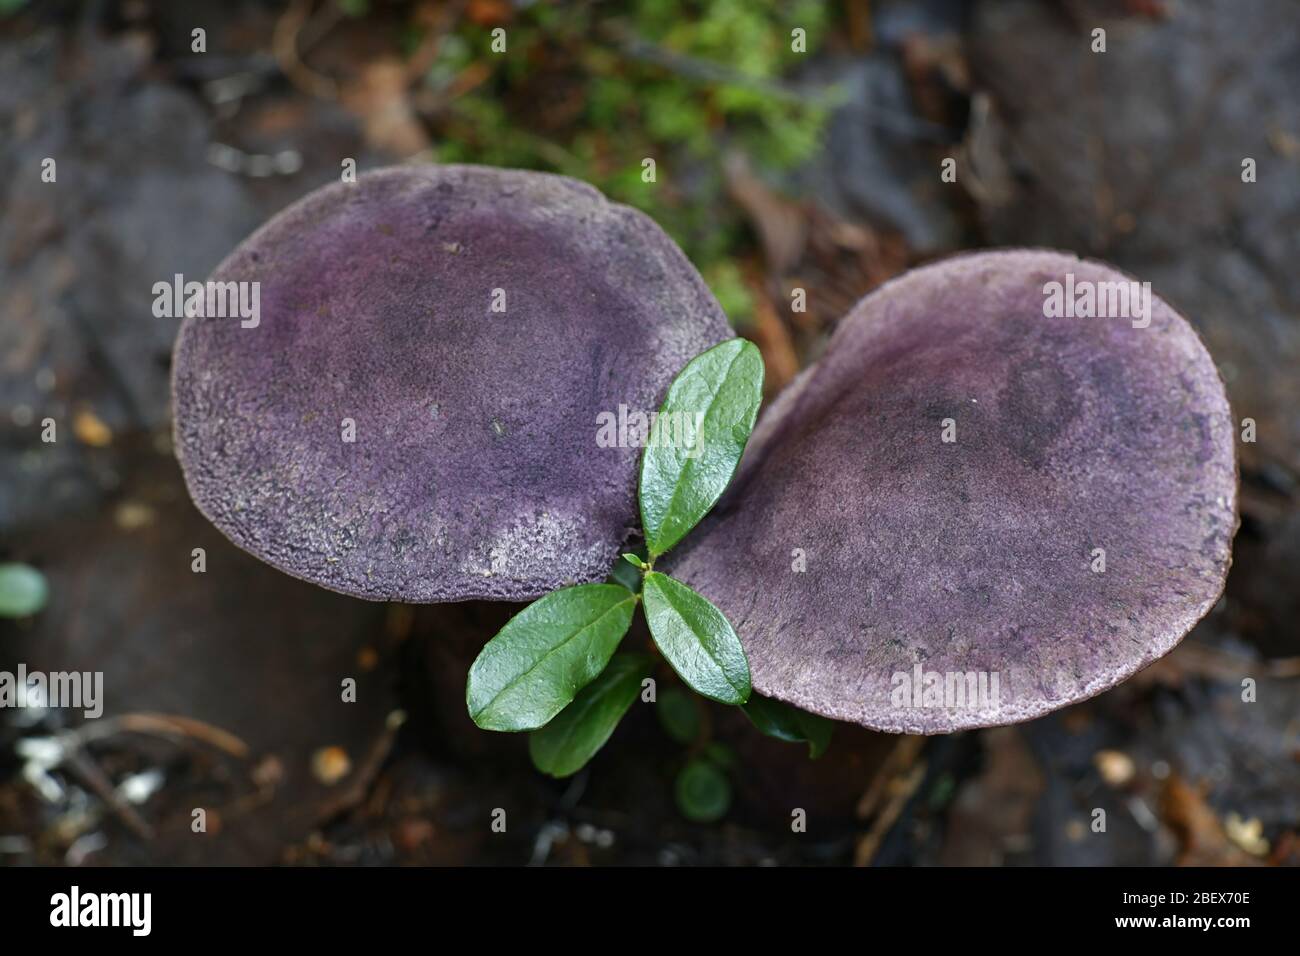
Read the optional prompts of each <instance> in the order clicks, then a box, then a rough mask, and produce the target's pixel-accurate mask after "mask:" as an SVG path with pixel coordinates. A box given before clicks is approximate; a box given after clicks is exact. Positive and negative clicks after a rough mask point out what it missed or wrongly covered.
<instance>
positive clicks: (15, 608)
mask: <svg viewBox="0 0 1300 956" xmlns="http://www.w3.org/2000/svg"><path fill="white" fill-rule="evenodd" d="M48 597H49V588H48V587H47V585H46V584H45V575H43V574H41V572H40V571H37V570H36V569H35V568H33V567H32V566H31V565H28V564H0V617H28V616H29V615H32V614H35V613H36V612H37V611H39V610H40V609H41V608H43V607H45V601H46V599H47V598H48Z"/></svg>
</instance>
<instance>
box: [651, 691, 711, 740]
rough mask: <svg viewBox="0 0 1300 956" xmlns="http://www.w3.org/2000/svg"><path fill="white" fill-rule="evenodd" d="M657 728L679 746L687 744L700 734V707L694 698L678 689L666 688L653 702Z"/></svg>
mask: <svg viewBox="0 0 1300 956" xmlns="http://www.w3.org/2000/svg"><path fill="white" fill-rule="evenodd" d="M655 716H656V717H658V718H659V726H661V727H662V728H663V729H664V733H666V734H667V735H668V736H669V737H671V738H673V740H675V741H677V742H678V743H679V744H689V743H691V742H693V741H694V740H695V738H696V737H698V736H699V734H700V707H699V704H698V703H697V702H696V698H695V697H692V696H691V695H690V694H688V693H686V691H684V690H682V689H681V688H680V687H666V688H664V689H663V691H662V692H660V694H659V699H658V700H656V701H655Z"/></svg>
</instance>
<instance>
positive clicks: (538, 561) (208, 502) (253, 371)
mask: <svg viewBox="0 0 1300 956" xmlns="http://www.w3.org/2000/svg"><path fill="white" fill-rule="evenodd" d="M211 279H212V281H214V282H218V283H257V287H256V288H257V298H256V300H255V301H257V303H258V307H259V312H260V314H259V316H258V319H257V322H256V324H255V325H253V324H252V322H249V321H242V322H241V320H240V318H239V317H238V316H236V317H222V316H219V315H214V314H210V313H212V312H215V311H218V310H217V309H215V308H207V309H204V310H203V311H204V313H205V314H204V315H202V316H189V317H187V318H186V319H185V321H184V323H183V325H182V328H181V331H180V335H179V337H178V339H177V342H176V350H175V357H174V363H173V381H172V390H173V400H174V405H175V439H176V449H177V454H178V457H179V458H180V461H181V464H182V466H183V468H184V472H185V479H186V482H187V484H188V486H189V491H190V494H191V496H192V497H193V499H194V501H195V503H196V504H197V505H198V507H199V508H200V509H201V510H202V511H203V513H204V514H205V515H206V516H207V517H208V518H209V519H210V520H211V521H212V522H213V523H214V524H216V525H217V527H219V528H220V529H221V530H222V531H224V532H225V533H226V534H227V535H228V536H229V537H230V538H231V539H232V540H233V541H234V542H235V543H236V544H237V545H239V546H240V547H242V548H243V549H245V550H246V551H249V552H251V553H252V554H254V555H256V556H258V557H260V558H262V559H263V560H265V561H267V562H269V563H270V564H272V565H274V566H276V567H277V568H280V569H281V570H283V571H286V572H288V573H289V574H292V575H295V576H296V577H300V578H304V579H306V580H308V581H312V582H314V583H316V584H320V585H323V586H325V587H328V588H331V589H333V590H336V591H341V592H343V593H346V594H352V595H356V596H358V597H364V598H372V599H389V600H400V601H409V602H434V601H457V600H464V599H470V598H493V599H503V600H523V599H529V598H534V597H537V596H539V595H541V594H543V593H545V592H547V591H549V590H551V589H554V588H557V587H561V586H563V585H566V584H570V583H575V582H585V581H595V580H600V579H602V578H604V577H605V575H606V574H607V573H608V571H609V569H610V566H611V565H612V563H613V561H614V560H615V558H616V557H617V555H618V553H619V550H620V547H621V545H622V544H623V542H624V539H625V538H626V537H627V535H628V533H629V532H630V530H631V529H633V528H635V526H636V515H637V508H636V468H637V461H638V457H639V454H640V449H639V448H637V447H600V446H599V445H598V443H597V423H598V416H599V415H601V414H602V413H614V414H617V413H618V411H619V408H620V406H626V407H627V408H628V409H631V410H633V411H642V412H650V411H653V410H654V409H655V408H657V407H658V404H659V402H660V401H661V400H662V398H663V395H664V393H665V392H666V391H667V388H668V385H669V383H670V382H671V381H672V378H673V376H674V375H675V374H676V373H677V371H678V370H680V369H681V367H682V366H683V365H685V364H686V363H687V362H688V361H689V360H690V359H691V358H692V357H693V356H695V355H696V354H697V353H699V352H701V351H703V350H704V349H706V348H708V347H710V346H712V345H714V344H716V343H718V342H720V341H722V340H723V339H726V338H729V337H730V336H731V334H732V333H731V331H730V328H729V326H728V323H727V321H726V318H725V317H724V315H723V314H722V311H721V309H720V308H719V306H718V304H717V302H716V301H715V300H714V298H713V297H712V295H711V294H710V293H709V291H708V289H707V288H706V286H705V284H704V282H703V281H702V280H701V279H700V277H699V275H698V274H697V273H696V271H695V269H694V268H693V267H692V266H691V264H690V263H689V262H688V261H687V260H686V258H685V257H684V256H683V255H682V253H681V251H680V250H679V249H678V248H677V247H676V246H675V245H674V244H673V243H672V241H671V240H670V239H669V238H668V237H667V236H666V235H665V234H664V233H663V232H662V230H660V229H659V227H658V226H656V225H655V224H654V223H653V222H652V221H651V220H650V219H648V218H647V217H646V216H644V215H642V214H641V213H639V212H636V211H635V210H632V209H629V208H627V207H625V206H621V205H617V204H614V203H611V202H609V201H607V200H606V199H605V198H604V197H603V196H602V195H601V194H600V193H598V192H597V191H596V190H594V189H592V188H591V187H589V186H586V185H584V184H582V183H579V182H576V181H574V180H571V179H566V178H563V177H559V176H551V175H545V174H541V173H531V172H521V171H515V170H501V169H492V168H487V167H474V166H411V167H400V168H392V169H386V170H381V171H377V172H372V173H366V174H362V175H361V176H360V178H359V180H358V181H357V182H356V183H340V184H336V185H333V186H329V187H326V188H324V189H321V190H319V191H317V192H315V193H312V194H311V195H309V196H307V197H306V198H305V199H303V200H301V201H300V202H298V203H297V204H295V205H294V206H292V207H290V208H288V209H286V210H285V211H284V212H282V213H280V214H279V215H278V216H276V217H275V218H274V219H272V220H271V221H270V222H269V223H267V224H266V225H265V226H263V227H262V228H261V229H260V230H259V231H258V232H257V233H255V234H254V235H253V236H252V237H250V238H249V239H247V240H246V241H245V242H244V243H243V244H241V245H240V246H239V248H237V249H236V250H235V251H234V253H232V254H231V255H230V257H229V258H228V259H227V260H226V261H225V262H224V263H222V265H221V266H220V267H219V268H218V269H217V271H216V273H215V274H214V275H213V276H212V277H211ZM245 288H246V289H250V290H251V289H252V288H253V287H252V286H246V287H245ZM246 297H247V298H249V300H250V301H251V292H250V293H247V296H246Z"/></svg>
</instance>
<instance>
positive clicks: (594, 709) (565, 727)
mask: <svg viewBox="0 0 1300 956" xmlns="http://www.w3.org/2000/svg"><path fill="white" fill-rule="evenodd" d="M652 666H653V662H652V661H651V659H650V658H649V657H648V656H646V655H644V654H616V655H615V656H614V659H613V660H612V661H610V662H609V666H608V667H606V668H605V670H604V672H603V673H602V674H601V675H600V676H599V677H597V678H596V679H595V680H594V681H592V682H591V683H590V684H588V685H587V686H586V687H585V688H583V691H582V693H580V694H579V695H578V696H577V697H575V698H574V699H573V703H572V704H570V705H569V706H568V707H566V708H564V710H563V711H561V712H560V715H559V716H558V717H556V718H555V719H554V720H552V721H551V722H550V723H549V724H547V725H546V726H545V727H543V728H542V729H541V730H538V731H536V732H535V733H533V734H530V735H529V738H528V753H529V755H530V756H531V757H532V758H533V766H535V767H536V768H537V769H538V770H540V771H542V773H548V774H550V775H551V776H552V777H567V776H569V775H571V774H575V773H577V772H578V771H579V770H581V769H582V768H583V767H584V766H586V763H587V761H588V760H590V759H591V758H592V757H594V756H595V755H596V752H597V751H599V750H600V748H601V747H603V746H605V741H607V740H609V735H610V734H612V733H613V732H614V728H615V727H617V726H618V722H619V721H620V720H622V719H623V715H624V714H626V713H627V709H628V708H629V707H631V706H632V703H633V701H635V700H636V698H637V694H639V693H640V692H641V682H642V681H643V680H645V678H646V677H648V676H649V675H650V670H651V668H652Z"/></svg>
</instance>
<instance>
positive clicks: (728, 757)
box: [701, 740, 740, 772]
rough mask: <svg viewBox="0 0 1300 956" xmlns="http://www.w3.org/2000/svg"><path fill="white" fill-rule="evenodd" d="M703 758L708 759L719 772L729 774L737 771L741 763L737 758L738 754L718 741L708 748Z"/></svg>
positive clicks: (702, 754) (704, 751)
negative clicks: (723, 771) (722, 771)
mask: <svg viewBox="0 0 1300 956" xmlns="http://www.w3.org/2000/svg"><path fill="white" fill-rule="evenodd" d="M701 756H703V757H707V758H708V759H709V760H710V761H712V762H713V764H714V765H715V766H717V767H718V769H719V770H725V771H727V772H731V771H732V770H735V769H736V767H737V766H739V763H740V758H738V757H737V756H736V752H735V751H734V750H732V749H731V748H730V747H728V746H727V745H726V744H724V743H720V742H719V741H717V740H715V741H713V742H711V743H710V744H709V745H708V746H706V747H705V748H704V750H703V752H702V753H701Z"/></svg>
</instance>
